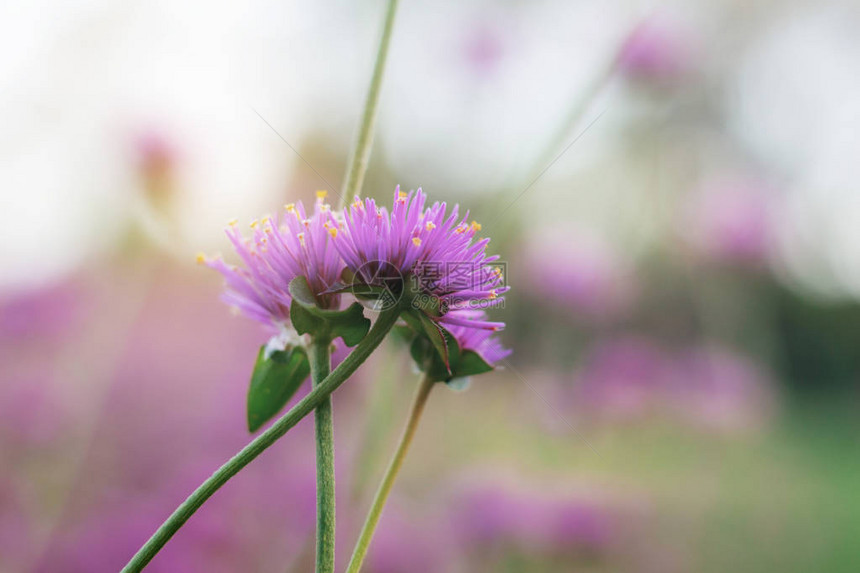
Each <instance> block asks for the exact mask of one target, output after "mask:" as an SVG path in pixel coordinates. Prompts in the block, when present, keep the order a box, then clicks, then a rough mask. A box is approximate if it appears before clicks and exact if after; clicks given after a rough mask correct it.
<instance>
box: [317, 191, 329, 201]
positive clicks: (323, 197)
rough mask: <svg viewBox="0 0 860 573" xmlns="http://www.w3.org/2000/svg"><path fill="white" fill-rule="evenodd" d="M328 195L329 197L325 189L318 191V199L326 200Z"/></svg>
mask: <svg viewBox="0 0 860 573" xmlns="http://www.w3.org/2000/svg"><path fill="white" fill-rule="evenodd" d="M326 195H328V191H326V190H325V189H320V190H319V191H317V199H325V198H326Z"/></svg>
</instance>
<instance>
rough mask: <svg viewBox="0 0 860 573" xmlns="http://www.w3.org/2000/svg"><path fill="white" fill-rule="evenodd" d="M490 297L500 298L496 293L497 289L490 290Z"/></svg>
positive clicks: (491, 298)
mask: <svg viewBox="0 0 860 573" xmlns="http://www.w3.org/2000/svg"><path fill="white" fill-rule="evenodd" d="M488 298H489V299H490V300H493V299H494V298H499V295H497V294H496V291H495V290H491V291H490V294H489V296H488Z"/></svg>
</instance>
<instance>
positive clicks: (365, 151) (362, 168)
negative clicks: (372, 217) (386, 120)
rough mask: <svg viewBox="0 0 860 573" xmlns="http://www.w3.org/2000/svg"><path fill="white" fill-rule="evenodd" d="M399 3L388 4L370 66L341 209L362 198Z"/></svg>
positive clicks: (393, 0) (395, 1)
mask: <svg viewBox="0 0 860 573" xmlns="http://www.w3.org/2000/svg"><path fill="white" fill-rule="evenodd" d="M397 2H398V0H388V10H387V11H386V12H385V23H384V24H383V28H382V38H381V39H380V40H379V50H378V51H377V52H376V62H375V63H374V65H373V77H371V79H370V87H368V89H367V99H365V100H364V112H363V113H362V115H361V124H360V125H359V127H358V136H357V137H356V140H355V146H354V147H353V152H352V157H351V158H350V160H349V169H348V171H347V172H346V177H345V178H344V186H343V193H342V194H341V196H340V207H341V208H342V207H343V206H344V203H345V202H346V201H348V198H350V199H351V198H353V197H358V196H359V195H361V185H362V183H363V182H364V174H365V173H366V172H367V165H368V163H370V149H371V147H372V145H373V132H374V130H375V127H376V112H377V107H378V104H379V92H380V88H381V87H382V76H383V75H384V72H385V60H386V59H387V58H388V46H389V44H390V43H391V31H392V30H393V29H394V15H395V13H396V12H397Z"/></svg>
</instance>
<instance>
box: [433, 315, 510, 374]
mask: <svg viewBox="0 0 860 573" xmlns="http://www.w3.org/2000/svg"><path fill="white" fill-rule="evenodd" d="M448 321H449V325H448V326H449V327H448V332H450V333H451V334H452V335H453V336H454V338H455V339H457V343H458V344H459V345H460V350H471V351H473V352H475V353H476V354H477V355H478V356H480V357H481V358H483V359H484V362H486V363H487V364H489V365H490V366H493V365H495V364H498V363H499V362H501V361H502V360H504V359H505V358H507V357H508V356H510V355H511V352H512V351H511V350H510V349H509V348H505V347H504V346H502V343H501V341H500V340H499V339H498V337H497V336H495V330H498V329H499V328H501V327H502V326H503V323H488V322H487V320H486V313H485V312H484V311H482V310H473V309H463V310H455V311H451V312H450V313H449V314H448ZM473 323H474V324H478V325H483V324H496V325H498V326H495V327H494V328H493V329H492V330H490V329H487V328H482V327H481V326H472V325H471V324H473Z"/></svg>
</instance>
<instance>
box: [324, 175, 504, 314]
mask: <svg viewBox="0 0 860 573" xmlns="http://www.w3.org/2000/svg"><path fill="white" fill-rule="evenodd" d="M425 200H426V198H425V195H424V192H423V191H422V190H420V189H419V190H418V191H410V192H409V193H404V192H401V191H400V188H399V187H398V188H397V190H396V191H395V194H394V206H393V208H392V210H391V213H389V212H388V210H387V209H386V208H385V207H377V205H376V201H374V200H373V199H366V200H365V201H364V202H363V203H362V202H361V201H358V200H356V202H355V203H354V204H353V205H352V206H351V207H349V208H348V209H346V211H345V212H344V223H343V229H342V231H343V232H341V233H336V234H335V235H336V237H335V240H334V241H333V242H334V244H335V246H336V247H337V250H338V252H339V253H340V254H341V256H342V257H343V260H344V262H345V263H346V266H347V268H348V269H350V270H351V271H352V272H353V273H355V275H356V279H357V280H358V281H360V282H364V283H366V284H368V285H371V286H377V287H385V288H386V289H389V288H393V289H394V290H395V291H396V292H395V293H394V294H395V295H397V296H402V293H403V289H404V288H405V287H406V285H407V284H408V285H413V286H414V287H415V288H416V289H417V291H418V294H419V295H420V296H421V297H424V298H426V299H428V300H432V301H435V302H436V303H437V306H438V307H439V309H440V310H441V316H440V317H438V318H437V320H438V321H439V322H441V323H442V324H444V325H445V326H455V325H460V326H470V327H472V328H486V329H489V330H497V329H499V328H501V326H502V325H501V324H500V323H493V322H488V321H486V320H477V319H476V317H463V316H461V315H460V314H458V313H456V312H452V311H455V310H460V309H474V308H487V307H490V306H495V305H497V304H499V303H501V302H502V300H503V299H502V296H501V295H502V294H503V293H504V292H506V291H507V290H508V287H506V286H504V284H503V277H502V270H501V268H499V267H496V266H494V265H493V263H494V262H495V261H497V260H498V256H488V255H487V254H486V248H487V244H488V243H489V239H478V240H475V235H476V234H477V232H478V231H480V230H481V225H480V224H478V222H476V221H472V222H471V223H469V222H468V213H466V215H465V216H464V217H462V218H460V216H459V206H458V205H455V206H454V207H453V209H451V212H450V213H448V210H447V205H446V204H445V203H439V202H437V203H434V204H433V205H432V206H431V207H427V208H425ZM392 285H393V286H392Z"/></svg>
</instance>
